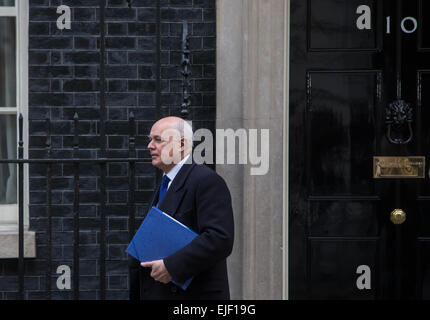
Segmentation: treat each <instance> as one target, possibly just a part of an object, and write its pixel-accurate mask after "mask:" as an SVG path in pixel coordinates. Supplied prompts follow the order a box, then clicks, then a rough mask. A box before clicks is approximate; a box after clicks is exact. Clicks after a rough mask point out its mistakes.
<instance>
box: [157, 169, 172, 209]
mask: <svg viewBox="0 0 430 320" xmlns="http://www.w3.org/2000/svg"><path fill="white" fill-rule="evenodd" d="M169 181H170V179H169V177H168V176H167V175H164V176H163V179H161V187H160V194H159V195H158V203H161V200H163V198H164V195H165V194H166V192H167V186H168V185H169Z"/></svg>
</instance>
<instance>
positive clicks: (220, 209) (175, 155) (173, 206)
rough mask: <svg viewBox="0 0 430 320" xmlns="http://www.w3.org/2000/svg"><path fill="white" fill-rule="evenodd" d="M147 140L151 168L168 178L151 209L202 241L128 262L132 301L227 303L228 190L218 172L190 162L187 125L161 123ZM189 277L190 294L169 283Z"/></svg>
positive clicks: (169, 121)
mask: <svg viewBox="0 0 430 320" xmlns="http://www.w3.org/2000/svg"><path fill="white" fill-rule="evenodd" d="M149 138H150V142H149V144H148V149H149V151H150V152H151V157H152V165H154V166H155V167H157V168H159V169H161V170H162V171H163V172H164V174H163V179H162V183H161V185H160V187H159V188H158V189H157V192H156V194H155V196H154V199H153V201H152V204H151V206H157V207H158V208H159V209H160V210H162V211H163V212H165V213H167V214H169V215H171V216H172V217H173V218H175V219H176V220H178V221H179V222H181V223H183V224H184V225H186V226H187V227H189V228H190V229H192V230H194V231H195V232H197V233H198V234H199V235H198V236H197V237H196V238H195V239H194V240H193V241H192V242H191V243H189V244H188V245H187V246H185V247H184V248H183V249H181V250H179V251H177V252H175V253H174V254H172V255H170V256H168V257H166V258H164V259H162V260H157V261H150V262H145V263H141V262H140V261H137V260H136V259H134V258H132V257H130V258H129V259H130V260H129V269H130V299H132V300H137V299H143V300H147V299H148V300H152V299H156V300H165V299H166V300H167V299H219V300H226V299H229V298H230V292H229V285H228V277H227V263H226V258H227V257H228V256H229V255H230V253H231V251H232V248H233V238H234V222H233V211H232V205H231V197H230V192H229V190H228V187H227V185H226V183H225V182H224V180H223V179H222V178H221V177H220V176H219V175H218V174H217V173H216V172H215V171H213V170H212V169H210V168H208V167H206V166H205V165H198V164H196V163H194V162H192V161H190V159H189V158H190V154H191V151H192V129H191V127H190V126H189V124H188V123H186V122H185V121H184V120H183V119H181V118H177V117H168V118H163V119H161V120H159V121H157V122H156V123H155V124H154V125H153V127H152V129H151V133H150V136H149ZM191 277H194V278H193V280H192V281H191V284H190V285H189V287H188V288H187V289H186V290H182V289H181V288H180V287H178V286H177V285H175V284H173V283H172V282H171V280H174V281H175V282H176V283H179V284H181V283H184V282H185V281H186V280H188V279H189V278H191Z"/></svg>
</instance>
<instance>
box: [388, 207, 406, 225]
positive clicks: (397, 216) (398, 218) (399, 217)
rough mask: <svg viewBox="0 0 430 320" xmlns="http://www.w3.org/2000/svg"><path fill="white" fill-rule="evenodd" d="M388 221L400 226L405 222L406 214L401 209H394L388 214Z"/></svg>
mask: <svg viewBox="0 0 430 320" xmlns="http://www.w3.org/2000/svg"><path fill="white" fill-rule="evenodd" d="M390 220H391V222H392V223H394V224H402V223H403V222H405V220H406V212H404V211H403V210H402V209H394V210H393V211H392V212H391V214H390Z"/></svg>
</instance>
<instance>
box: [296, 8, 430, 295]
mask: <svg viewBox="0 0 430 320" xmlns="http://www.w3.org/2000/svg"><path fill="white" fill-rule="evenodd" d="M290 14H291V25H290V27H291V29H290V44H291V49H290V59H291V60H290V120H289V125H290V167H289V170H290V174H289V177H290V178H289V179H290V180H289V192H290V203H289V207H290V212H289V215H290V219H289V235H290V239H289V240H290V245H289V248H290V252H289V261H290V266H289V275H290V279H289V287H290V297H291V298H292V299H387V298H388V299H398V298H401V299H426V298H427V299H428V298H430V184H429V176H428V173H427V168H426V166H425V164H424V165H421V167H420V161H423V159H425V160H427V162H428V161H429V160H430V157H429V156H430V151H429V150H430V136H429V135H430V130H429V128H430V3H429V1H426V0H421V1H420V0H408V1H406V0H403V1H402V0H380V1H378V0H373V1H372V0H307V1H304V0H291V12H290ZM427 19H428V20H427ZM389 106H391V108H390V107H389ZM388 156H391V157H392V158H390V159H387V158H381V157H388ZM415 156H419V157H421V158H418V160H417V159H416V158H412V157H415ZM384 159H385V160H384ZM381 168H382V171H381ZM420 170H421V171H420ZM394 209H401V211H400V210H397V211H395V212H393V211H394ZM392 212H393V215H394V214H395V217H392ZM395 218H399V220H395ZM404 218H406V220H404ZM391 219H393V220H391Z"/></svg>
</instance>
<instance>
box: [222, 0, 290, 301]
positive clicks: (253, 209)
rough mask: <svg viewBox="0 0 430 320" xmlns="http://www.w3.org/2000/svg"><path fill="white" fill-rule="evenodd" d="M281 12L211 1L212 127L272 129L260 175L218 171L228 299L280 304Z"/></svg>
mask: <svg viewBox="0 0 430 320" xmlns="http://www.w3.org/2000/svg"><path fill="white" fill-rule="evenodd" d="M287 5H288V2H287V1H286V0H258V1H256V0H217V128H219V129H225V128H232V129H234V130H237V129H239V128H245V129H259V131H258V132H260V129H269V130H270V167H269V171H268V173H267V174H266V175H261V176H255V175H254V176H252V175H250V168H251V165H250V164H249V162H248V165H239V164H236V165H219V164H218V165H217V171H218V172H219V173H220V174H221V175H222V176H223V177H224V178H225V180H226V182H227V184H228V186H229V187H230V191H231V193H232V198H233V207H234V208H233V209H234V213H235V224H236V229H235V230H236V238H235V246H234V249H233V254H232V256H231V257H230V258H229V278H230V288H231V295H232V298H233V299H281V298H282V297H283V289H284V287H285V283H286V279H285V273H284V267H285V265H284V264H285V262H284V260H285V259H284V258H285V254H286V253H285V252H283V243H284V240H285V239H284V237H285V236H286V233H285V232H284V229H283V226H284V223H285V221H286V220H285V219H286V213H285V212H284V210H285V209H284V205H285V204H284V198H285V194H286V190H285V189H286V188H285V186H284V184H285V181H286V179H285V174H286V172H285V162H286V158H285V154H286V153H285V147H286V144H284V142H285V141H286V140H285V138H286V137H285V134H284V125H285V124H286V122H285V119H287V118H286V116H287V115H286V90H287V89H288V87H287V86H286V81H285V79H286V76H285V75H286V72H287V70H286V66H285V65H286V62H287V60H286V59H285V57H286V50H287V43H286V39H287V37H286V34H285V32H286V30H287V29H286V23H288V21H287V17H286V12H287V10H286V9H287V7H286V6H287ZM248 137H249V135H248ZM236 147H237V146H236Z"/></svg>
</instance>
